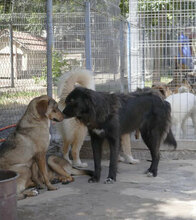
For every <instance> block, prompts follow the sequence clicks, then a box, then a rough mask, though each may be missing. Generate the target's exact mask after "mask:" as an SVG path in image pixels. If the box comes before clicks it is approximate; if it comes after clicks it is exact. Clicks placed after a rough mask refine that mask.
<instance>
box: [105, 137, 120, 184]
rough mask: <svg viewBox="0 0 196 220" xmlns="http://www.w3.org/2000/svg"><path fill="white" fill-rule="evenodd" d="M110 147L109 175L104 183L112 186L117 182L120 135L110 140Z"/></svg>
mask: <svg viewBox="0 0 196 220" xmlns="http://www.w3.org/2000/svg"><path fill="white" fill-rule="evenodd" d="M108 142H109V146H110V165H109V174H108V177H107V179H106V180H105V182H104V183H106V184H110V183H113V182H114V181H116V173H117V164H118V154H119V138H118V135H116V136H114V137H110V138H108Z"/></svg>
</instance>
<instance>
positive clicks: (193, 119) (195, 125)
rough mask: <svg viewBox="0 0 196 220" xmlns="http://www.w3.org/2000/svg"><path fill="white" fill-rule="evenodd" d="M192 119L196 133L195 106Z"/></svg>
mask: <svg viewBox="0 0 196 220" xmlns="http://www.w3.org/2000/svg"><path fill="white" fill-rule="evenodd" d="M191 119H192V122H193V127H194V134H195V135H196V108H195V107H194V109H193V112H192V113H191Z"/></svg>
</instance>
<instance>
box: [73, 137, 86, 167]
mask: <svg viewBox="0 0 196 220" xmlns="http://www.w3.org/2000/svg"><path fill="white" fill-rule="evenodd" d="M82 144H83V141H82V142H78V140H76V141H74V143H73V145H72V150H71V152H72V157H73V163H72V164H73V167H76V168H84V167H87V166H88V164H87V163H82V162H81V160H80V149H81V147H82Z"/></svg>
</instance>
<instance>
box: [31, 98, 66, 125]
mask: <svg viewBox="0 0 196 220" xmlns="http://www.w3.org/2000/svg"><path fill="white" fill-rule="evenodd" d="M35 108H36V111H37V113H38V115H39V118H41V119H42V118H48V119H50V120H53V121H57V122H60V121H62V120H63V119H64V115H63V113H62V112H61V111H60V110H59V108H58V104H57V102H56V101H55V100H54V99H52V98H51V97H49V96H47V95H43V96H40V97H37V98H35Z"/></svg>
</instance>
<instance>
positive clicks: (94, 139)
mask: <svg viewBox="0 0 196 220" xmlns="http://www.w3.org/2000/svg"><path fill="white" fill-rule="evenodd" d="M90 136H91V145H92V149H93V158H94V167H95V171H94V175H93V176H92V177H91V178H90V179H89V180H88V182H89V183H94V182H99V180H100V175H101V154H102V144H103V140H104V139H103V138H100V137H98V136H97V135H95V134H93V133H90Z"/></svg>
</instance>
